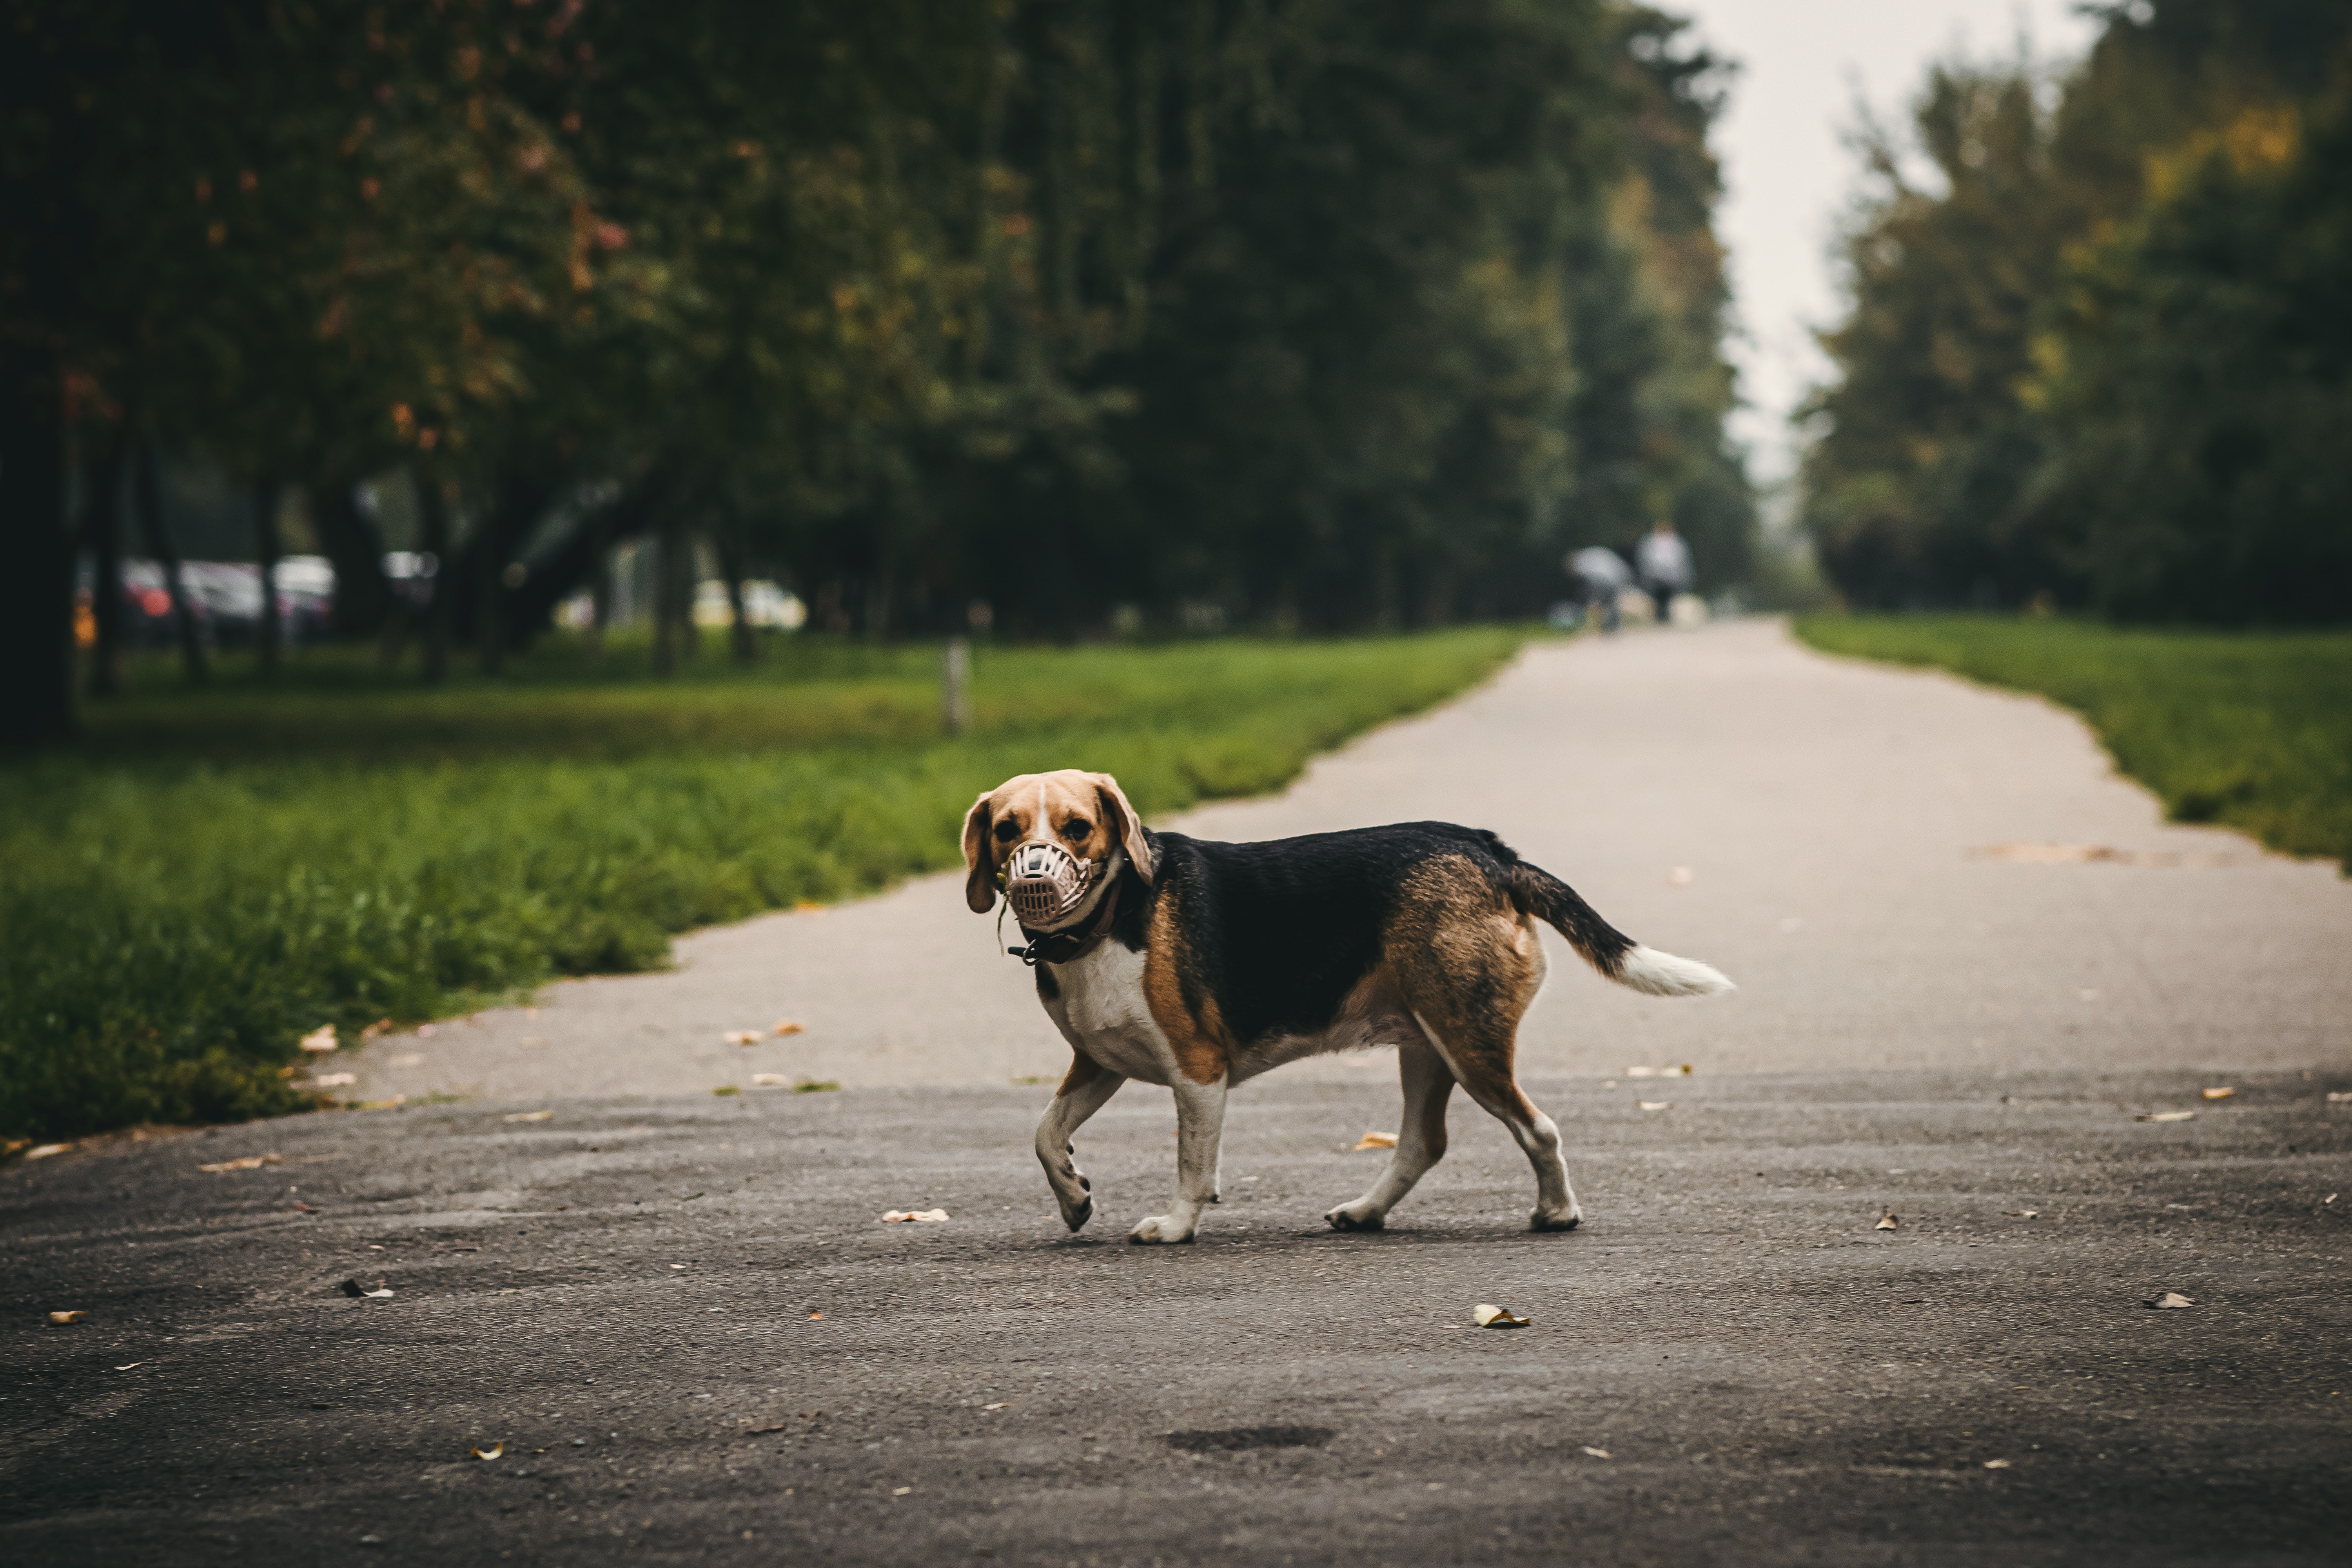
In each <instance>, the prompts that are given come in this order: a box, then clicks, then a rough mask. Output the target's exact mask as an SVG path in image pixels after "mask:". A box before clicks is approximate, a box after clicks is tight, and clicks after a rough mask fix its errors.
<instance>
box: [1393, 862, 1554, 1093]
mask: <svg viewBox="0 0 2352 1568" xmlns="http://www.w3.org/2000/svg"><path fill="white" fill-rule="evenodd" d="M1399 893H1400V896H1399V898H1398V900H1397V906H1396V913H1395V915H1394V917H1393V918H1392V919H1391V921H1390V923H1389V930H1388V932H1387V939H1386V942H1385V943H1384V947H1385V950H1386V959H1387V964H1388V967H1389V969H1390V971H1391V973H1394V974H1395V976H1396V979H1397V987H1398V989H1399V990H1400V991H1401V992H1402V994H1403V995H1404V997H1405V1000H1406V1002H1407V1004H1408V1005H1410V1006H1411V1007H1412V1010H1413V1011H1414V1012H1415V1013H1416V1014H1418V1015H1420V1016H1421V1017H1422V1018H1423V1019H1424V1020H1426V1021H1427V1023H1428V1025H1429V1026H1430V1027H1431V1028H1432V1029H1433V1030H1434V1031H1435V1032H1436V1034H1437V1037H1438V1038H1439V1039H1440V1040H1442V1041H1444V1046H1445V1051H1446V1058H1447V1060H1448V1062H1449V1063H1450V1065H1451V1066H1452V1068H1453V1070H1454V1077H1455V1078H1456V1079H1459V1080H1460V1081H1461V1084H1462V1087H1463V1088H1464V1089H1466V1090H1468V1091H1469V1093H1470V1096H1471V1098H1472V1099H1474V1100H1476V1101H1477V1102H1478V1103H1479V1104H1481V1105H1484V1106H1487V1107H1488V1108H1490V1109H1494V1108H1497V1107H1500V1108H1504V1109H1505V1110H1507V1111H1508V1112H1511V1113H1516V1114H1517V1115H1519V1116H1522V1117H1530V1116H1532V1115H1533V1114H1534V1111H1535V1108H1534V1107H1533V1106H1532V1105H1530V1104H1528V1099H1527V1096H1526V1095H1524V1094H1522V1093H1520V1092H1519V1086H1518V1081H1517V1074H1516V1072H1515V1070H1514V1069H1515V1058H1517V1047H1518V1027H1519V1019H1520V1018H1521V1017H1522V1016H1524V1015H1525V1014H1526V1012H1527V1010H1528V1006H1529V1005H1532V1004H1533V1003H1534V1001H1535V998H1536V993H1537V991H1538V990H1539V989H1540V988H1541V987H1542V985H1543V977H1544V967H1543V949H1542V946H1541V944H1540V943H1538V942H1537V940H1536V937H1535V932H1534V931H1533V929H1532V921H1531V920H1530V918H1529V917H1528V916H1526V915H1522V914H1520V913H1519V912H1518V910H1515V909H1513V908H1512V907H1511V905H1510V903H1509V902H1508V901H1507V900H1506V899H1504V898H1503V897H1502V896H1501V895H1500V894H1499V893H1497V892H1496V889H1494V888H1493V886H1492V885H1491V884H1490V883H1489V882H1488V881H1487V880H1486V878H1485V877H1483V876H1481V875H1480V874H1479V871H1478V868H1476V867H1475V866H1474V865H1472V864H1471V863H1469V862H1468V861H1466V860H1463V859H1460V858H1454V857H1441V858H1437V859H1433V860H1430V861H1427V862H1425V863H1423V865H1422V866H1420V867H1419V868H1416V869H1415V870H1414V871H1413V873H1412V875H1411V876H1410V877H1408V878H1406V879H1405V881H1404V884H1403V886H1402V888H1401V889H1399Z"/></svg>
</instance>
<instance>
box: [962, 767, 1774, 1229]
mask: <svg viewBox="0 0 2352 1568" xmlns="http://www.w3.org/2000/svg"><path fill="white" fill-rule="evenodd" d="M963 853H964V860H965V862H966V866H967V869H968V877H967V879H966V884H965V896H966V900H967V901H968V902H969V903H970V904H971V908H972V909H973V910H974V911H975V912H977V913H980V914H987V913H989V912H990V911H991V910H993V909H994V908H995V906H996V900H997V896H998V894H999V893H1000V892H1002V893H1003V896H1004V899H1005V901H1006V903H1007V904H1008V905H1009V906H1010V908H1011V910H1012V912H1013V914H1014V915H1015V916H1016V917H1017V918H1018V919H1019V921H1020V922H1021V934H1022V935H1023V936H1024V938H1026V939H1027V941H1026V942H1025V944H1024V946H1021V947H1016V948H1011V949H1008V950H1007V951H1009V952H1012V953H1013V954H1014V955H1015V956H1017V957H1019V958H1021V959H1022V960H1023V961H1024V963H1028V964H1030V965H1031V966H1032V967H1033V968H1034V970H1035V972H1036V978H1037V999H1038V1000H1039V1001H1040V1002H1042V1003H1043V1004H1045V1013H1046V1016H1048V1017H1050V1018H1052V1019H1053V1020H1054V1026H1055V1027H1056V1028H1058V1029H1059V1030H1061V1031H1062V1036H1063V1037H1064V1038H1065V1039H1066V1040H1068V1041H1069V1043H1070V1049H1071V1052H1072V1057H1071V1060H1070V1070H1069V1072H1068V1074H1067V1075H1066V1077H1065V1078H1064V1079H1062V1085H1061V1087H1060V1088H1059V1089H1056V1090H1055V1094H1054V1102H1053V1104H1052V1106H1051V1107H1050V1108H1048V1109H1047V1110H1046V1112H1045V1120H1044V1121H1041V1122H1039V1123H1038V1126H1037V1159H1038V1161H1039V1163H1042V1164H1043V1165H1044V1166H1045V1179H1046V1181H1047V1182H1048V1183H1049V1184H1052V1186H1053V1189H1054V1197H1055V1202H1056V1203H1058V1204H1059V1205H1060V1207H1061V1211H1062V1219H1063V1222H1064V1223H1065V1224H1066V1225H1067V1226H1069V1227H1070V1228H1071V1229H1072V1230H1076V1229H1077V1228H1078V1227H1079V1226H1083V1225H1085V1224H1086V1223H1087V1220H1089V1219H1091V1218H1093V1217H1094V1194H1093V1187H1092V1184H1090V1183H1089V1182H1088V1181H1087V1178H1086V1177H1085V1176H1084V1175H1083V1174H1082V1173H1080V1172H1079V1170H1078V1168H1077V1165H1076V1163H1075V1162H1074V1160H1073V1159H1072V1156H1073V1155H1074V1154H1075V1153H1076V1149H1075V1147H1074V1145H1073V1144H1072V1142H1071V1138H1072V1135H1073V1134H1074V1133H1076V1131H1077V1129H1078V1127H1079V1125H1080V1124H1081V1123H1083V1122H1084V1121H1086V1120H1087V1117H1089V1116H1092V1115H1093V1114H1094V1113H1095V1112H1096V1111H1097V1110H1101V1109H1102V1107H1103V1105H1104V1103H1105V1102H1106V1101H1108V1100H1109V1099H1110V1097H1111V1096H1112V1095H1113V1094H1115V1093H1117V1092H1118V1087H1119V1085H1121V1084H1123V1083H1125V1082H1126V1081H1127V1080H1128V1079H1139V1080H1140V1081H1141V1082H1144V1083H1153V1084H1160V1085H1163V1086H1165V1087H1166V1088H1168V1089H1173V1090H1174V1091H1175V1095H1176V1132H1177V1155H1176V1170H1177V1175H1176V1199H1175V1202H1174V1203H1173V1204H1171V1205H1170V1206H1169V1211H1168V1212H1167V1213H1166V1214H1161V1215H1151V1216H1150V1218H1148V1219H1145V1220H1143V1221H1142V1222H1141V1223H1139V1224H1138V1225H1137V1226H1136V1227H1135V1228H1134V1230H1132V1231H1131V1232H1129V1236H1128V1239H1129V1240H1130V1241H1134V1242H1140V1243H1151V1242H1178V1241H1190V1240H1192V1235H1193V1232H1194V1229H1195V1228H1196V1227H1197V1226H1199V1224H1200V1220H1201V1210H1202V1207H1203V1206H1204V1205H1209V1204H1213V1203H1215V1202H1216V1201H1217V1195H1218V1181H1217V1145H1218V1140H1219V1137H1220V1134H1221V1131H1222V1129H1223V1121H1224V1111H1225V1095H1226V1092H1227V1091H1228V1090H1229V1089H1232V1088H1233V1087H1234V1085H1235V1084H1238V1083H1242V1082H1244V1081H1245V1080H1247V1079H1253V1078H1255V1077H1256V1076H1257V1075H1258V1074H1260V1073H1263V1072H1265V1071H1267V1070H1268V1069H1270V1068H1277V1067H1280V1066H1281V1065H1282V1064H1283V1063H1285V1062H1287V1061H1295V1060H1297V1058H1300V1057H1305V1056H1312V1055H1315V1054H1317V1053H1318V1052H1324V1051H1344V1050H1351V1049H1355V1048H1358V1047H1365V1046H1390V1045H1392V1046H1394V1047H1396V1048H1397V1056H1398V1061H1399V1067H1400V1070H1401V1076H1402V1079H1403V1082H1404V1118H1403V1121H1402V1126H1401V1127H1400V1129H1399V1131H1398V1133H1397V1142H1396V1152H1395V1153H1394V1154H1392V1155H1391V1156H1390V1159H1389V1163H1388V1169H1387V1170H1386V1171H1384V1172H1383V1173H1381V1178H1380V1180H1378V1181H1377V1182H1375V1183H1373V1184H1372V1188H1371V1190H1370V1192H1368V1193H1366V1194H1364V1195H1363V1196H1362V1197H1360V1198H1358V1199H1357V1200H1356V1201H1355V1202H1353V1203H1349V1204H1342V1205H1339V1207H1338V1208H1335V1209H1333V1210H1331V1211H1330V1212H1329V1213H1328V1214H1327V1215H1324V1216H1323V1217H1324V1218H1325V1219H1326V1220H1328V1221H1329V1222H1330V1225H1331V1226H1332V1228H1333V1229H1335V1230H1379V1229H1380V1228H1381V1226H1382V1223H1383V1221H1384V1220H1385V1218H1386V1216H1387V1215H1388V1212H1389V1210H1390V1209H1391V1208H1392V1207H1394V1206H1395V1205H1396V1204H1397V1202H1398V1200H1400V1199H1402V1197H1403V1196H1404V1195H1405V1194H1407V1193H1409V1192H1411V1191H1412V1186H1413V1184H1414V1183H1415V1182H1418V1181H1419V1180H1420V1179H1421V1178H1422V1175H1423V1173H1425V1172H1427V1171H1428V1169H1429V1168H1430V1167H1431V1166H1432V1165H1434V1164H1435V1163H1437V1162H1438V1159H1439V1158H1440V1157H1441V1156H1442V1155H1443V1154H1444V1152H1445V1102H1446V1099H1447V1097H1448V1096H1449V1095H1451V1094H1452V1093H1453V1091H1454V1085H1455V1084H1457V1083H1458V1084H1460V1085H1461V1086H1462V1087H1463V1089H1465V1090H1467V1091H1468V1093H1469V1095H1470V1098H1471V1099H1472V1100H1475V1101H1477V1103H1478V1104H1479V1105H1480V1106H1481V1107H1483V1108H1484V1109H1485V1110H1486V1111H1488V1112H1489V1113H1490V1114H1492V1115H1493V1116H1495V1117H1496V1119H1498V1120H1499V1121H1502V1122H1503V1124H1504V1125H1505V1126H1507V1127H1508V1128H1509V1129H1510V1130H1511V1135H1512V1136H1513V1137H1514V1138H1516V1139H1517V1140H1518V1143H1519V1147H1520V1148H1521V1149H1523V1150H1524V1151H1526V1152H1527V1156H1528V1163H1530V1164H1532V1165H1533V1166H1534V1167H1535V1175H1536V1206H1535V1210H1534V1212H1533V1214H1532V1215H1530V1216H1529V1219H1530V1223H1531V1225H1532V1226H1533V1227H1534V1228H1535V1229H1537V1230H1572V1229H1574V1228H1575V1227H1576V1225H1577V1222H1578V1221H1579V1219H1580V1218H1581V1217H1582V1216H1581V1215H1580V1211H1579V1210H1578V1208H1577V1205H1576V1194H1574V1193H1573V1192H1572V1191H1570V1187H1569V1184H1568V1168H1567V1166H1566V1165H1565V1164H1564V1163H1562V1162H1561V1160H1560V1153H1559V1127H1558V1126H1557V1125H1555V1124H1554V1122H1553V1121H1552V1119H1551V1118H1550V1117H1549V1116H1546V1115H1545V1114H1544V1113H1543V1112H1542V1111H1540V1110H1537V1109H1536V1107H1535V1106H1534V1104H1533V1103H1531V1102H1530V1101H1529V1100H1528V1097H1527V1096H1526V1095H1525V1094H1524V1093H1522V1092H1521V1091H1520V1089H1519V1086H1518V1082H1517V1079H1516V1077H1515V1076H1514V1073H1513V1068H1512V1058H1513V1054H1514V1050H1515V1047H1516V1044H1517V1034H1518V1026H1519V1019H1520V1017H1521V1016H1523V1015H1524V1014H1525V1013H1526V1012H1527V1010H1528V1005H1529V1004H1530V1003H1532V1002H1533V1001H1534V1000H1535V995H1536V992H1537V991H1538V988H1540V987H1541V986H1542V984H1543V980H1544V968H1545V965H1544V954H1543V944H1542V943H1541V942H1539V941H1538V939H1537V935H1536V930H1535V922H1536V921H1538V920H1542V921H1548V922H1549V924H1551V925H1552V926H1553V927H1554V928H1556V929H1557V930H1558V931H1559V933H1560V934H1561V935H1562V936H1564V937H1566V938H1567V939H1568V941H1569V945H1570V946H1571V947H1573V948H1575V949H1576V951H1577V952H1578V954H1579V955H1580V957H1582V958H1583V959H1584V961H1585V962H1586V963H1590V964H1591V965H1592V967H1593V968H1595V969H1597V970H1599V971H1600V972H1601V973H1602V974H1604V975H1606V976H1608V977H1609V978H1610V979H1612V980H1614V981H1616V982H1617V983H1618V984H1622V985H1629V986H1631V987H1633V989H1634V990H1636V991H1644V992H1647V993H1649V994H1652V995H1654V996H1696V995H1703V994H1706V993H1708V992H1714V991H1727V990H1729V989H1731V982H1730V981H1728V980H1727V979H1725V978H1724V977H1723V976H1722V975H1721V974H1719V973H1717V972H1716V971H1715V970H1713V969H1711V968H1709V967H1708V966H1707V965H1706V964H1704V963H1696V962H1694V961H1692V960H1690V959H1686V958H1676V957H1675V956H1674V955H1673V954H1671V953H1665V952H1658V951H1657V950H1656V949H1655V948H1649V947H1643V946H1642V945H1641V944H1640V943H1638V942H1634V941H1633V939H1632V938H1630V937H1627V936H1625V935H1623V934H1622V933H1621V932H1619V931H1616V930H1614V929H1613V928H1612V927H1611V926H1610V924H1609V922H1608V921H1604V920H1602V919H1601V917H1600V916H1599V915H1598V914H1595V913H1594V912H1593V910H1592V909H1591V906H1590V905H1588V904H1586V903H1585V901H1584V900H1582V899H1580V898H1578V897H1577V896H1576V893H1575V891H1574V890H1573V889H1570V887H1569V886H1568V884H1567V883H1565V882H1562V881H1561V880H1560V879H1559V878H1557V877H1554V876H1552V875H1551V874H1550V873H1549V872H1548V871H1544V870H1541V869H1539V868H1537V867H1534V866H1531V865H1529V864H1528V862H1526V861H1524V860H1522V859H1520V858H1518V857H1517V855H1515V854H1513V853H1512V852H1511V849H1510V847H1508V846H1507V845H1506V844H1504V843H1503V841H1502V840H1500V839H1499V838H1496V837H1495V836H1494V835H1493V834H1491V833H1486V832H1481V831H1478V830H1476V829H1474V828H1468V827H1457V826H1454V825H1453V824H1451V823H1444V822H1412V823H1401V824H1398V825H1396V826H1391V827H1366V828H1358V829H1355V830H1353V831H1350V832H1346V833H1318V834H1312V835H1309V836H1307V837H1303V838H1284V839H1277V840H1275V841H1273V842H1270V843H1263V844H1218V843H1214V842H1212V841H1209V840H1206V839H1198V838H1190V837H1185V836H1184V835H1182V834H1178V833H1154V832H1152V831H1150V829H1149V828H1147V827H1145V826H1143V824H1142V822H1141V820H1140V819H1139V818H1138V817H1137V816H1136V814H1135V808H1134V807H1133V806H1131V805H1129V804H1128V801H1127V796H1126V795H1124V794H1122V793H1121V792H1120V790H1119V787H1118V780H1116V779H1114V778H1112V777H1111V776H1110V775H1109V774H1108V773H1080V772H1078V771H1076V770H1075V769H1065V770H1063V771H1061V772H1059V773H1024V774H1022V775H1021V776H1020V777H1018V778H1013V779H1008V780H1006V781H1005V782H1004V783H1003V784H999V785H997V786H996V787H995V788H994V789H992V790H990V791H989V792H988V793H987V794H985V795H982V796H981V797H980V799H979V800H978V801H977V802H975V803H974V804H973V805H972V808H971V815H970V816H966V817H965V818H964V825H963ZM1002 918H1003V917H1002V916H1000V917H999V919H1000V921H1001V920H1002Z"/></svg>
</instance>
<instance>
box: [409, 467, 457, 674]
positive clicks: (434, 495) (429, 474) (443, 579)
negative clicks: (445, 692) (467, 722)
mask: <svg viewBox="0 0 2352 1568" xmlns="http://www.w3.org/2000/svg"><path fill="white" fill-rule="evenodd" d="M416 512H417V521H418V522H419V523H420V525H421V526H420V528H419V532H420V533H421V534H422V535H423V537H422V538H420V539H419V540H418V541H417V542H418V543H419V544H420V545H422V546H423V549H422V550H420V551H419V552H418V553H420V554H422V555H425V557H427V558H429V559H430V560H431V561H432V562H433V576H432V579H431V582H432V586H431V587H430V588H429V589H427V590H426V591H427V593H428V594H430V595H431V597H430V598H429V599H427V600H426V602H425V669H424V676H425V685H427V686H438V685H440V684H441V682H442V681H443V680H444V679H446V678H447V676H448V674H449V621H450V615H451V612H452V611H453V610H454V609H455V607H456V606H455V605H454V604H453V603H452V601H453V600H454V599H455V598H456V597H457V595H456V593H455V592H454V589H455V586H456V584H454V583H453V582H452V579H453V578H454V577H455V576H456V575H457V574H456V573H455V572H454V571H453V570H452V567H453V566H454V565H455V563H453V562H452V561H451V560H450V558H449V497H448V494H447V492H446V491H445V490H443V489H442V488H441V476H440V475H439V474H438V473H436V471H435V470H434V469H432V468H429V467H420V468H418V469H417V470H416Z"/></svg>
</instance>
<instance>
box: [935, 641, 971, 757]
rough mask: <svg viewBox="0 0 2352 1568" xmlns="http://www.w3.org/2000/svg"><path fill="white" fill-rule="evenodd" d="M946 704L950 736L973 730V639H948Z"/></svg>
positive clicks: (944, 710)
mask: <svg viewBox="0 0 2352 1568" xmlns="http://www.w3.org/2000/svg"><path fill="white" fill-rule="evenodd" d="M944 684H945V698H946V700H945V703H944V705H943V708H942V713H943V716H944V717H945V719H946V721H947V731H948V733H949V734H950V735H961V734H962V733H963V732H964V731H967V730H969V729H971V638H970V637H950V638H948V652H947V667H946V680H945V683H944Z"/></svg>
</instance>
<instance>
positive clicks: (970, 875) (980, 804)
mask: <svg viewBox="0 0 2352 1568" xmlns="http://www.w3.org/2000/svg"><path fill="white" fill-rule="evenodd" d="M995 793H996V792H995V791H993V790H989V791H987V792H985V793H983V794H982V795H981V797H980V798H979V799H978V800H976V801H974V802H972V803H971V813H970V815H968V816H965V818H964V819H963V865H964V879H963V901H964V902H965V903H967V904H970V905H971V912H972V913H974V914H976V915H984V914H986V913H987V912H988V911H989V910H992V909H994V908H995V907H996V868H995V867H993V866H992V865H990V864H989V863H988V825H989V815H990V813H989V809H988V797H989V795H993V794H995Z"/></svg>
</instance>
